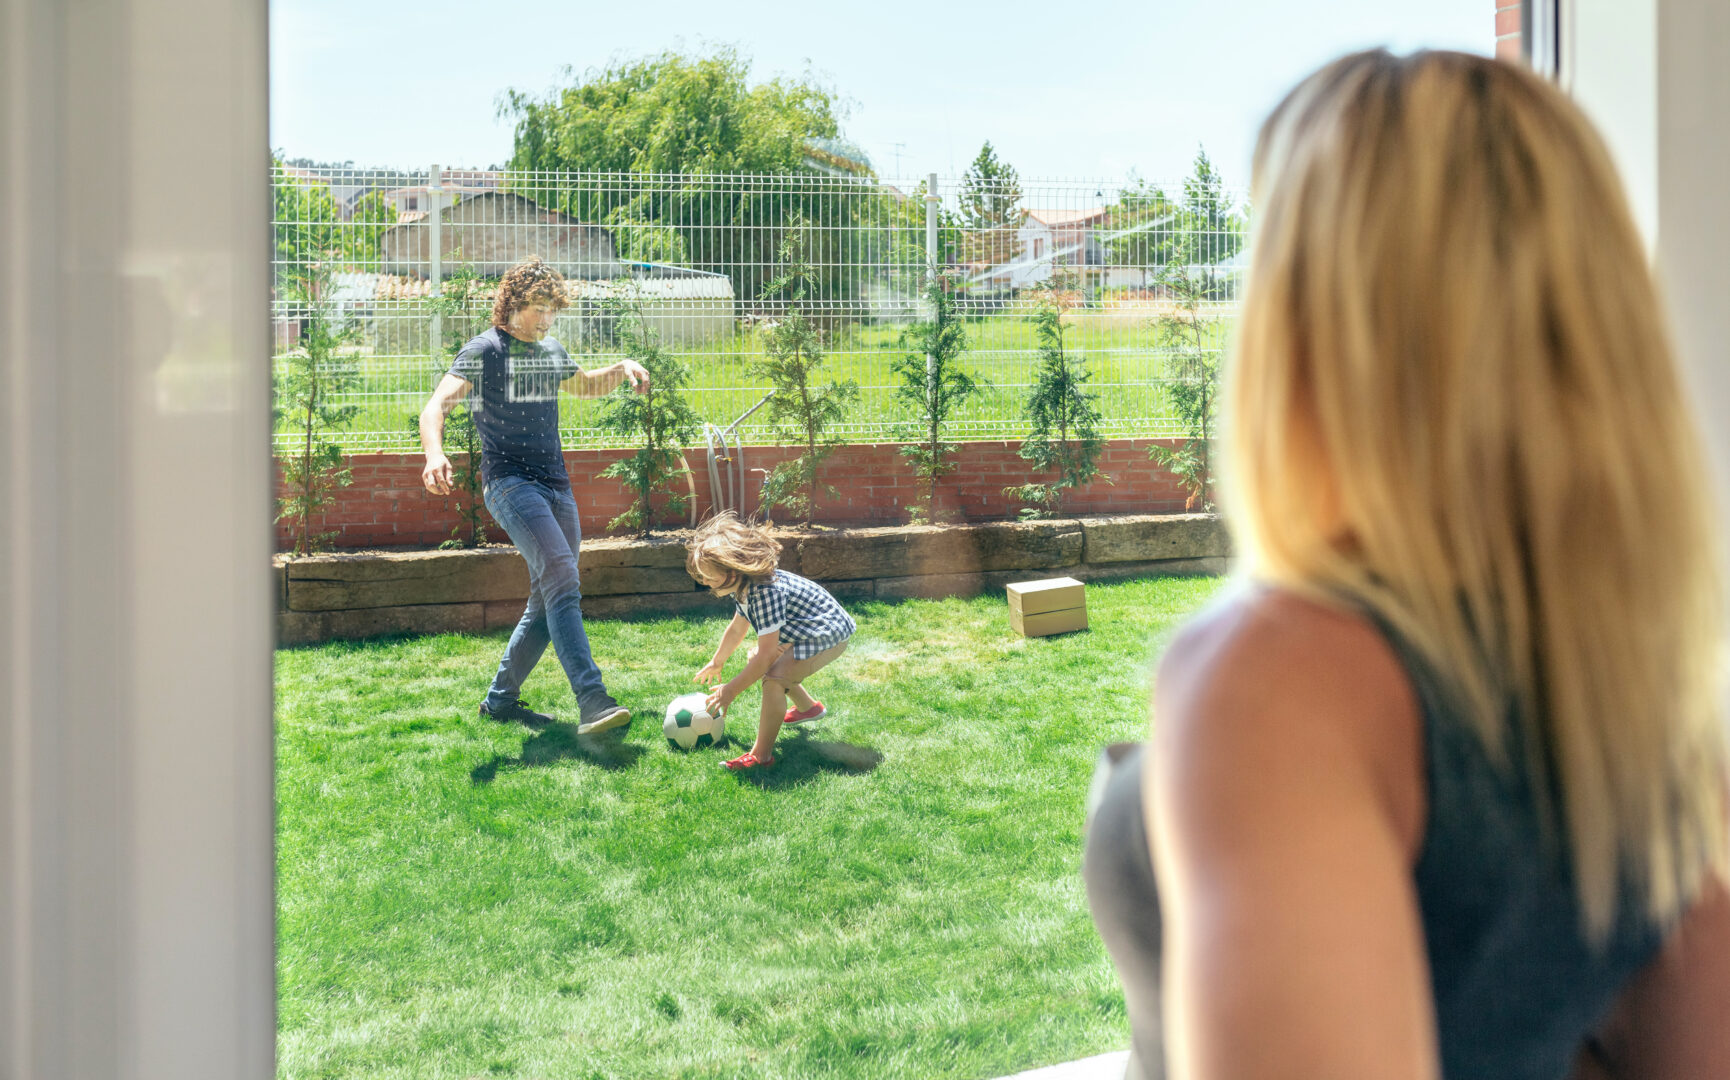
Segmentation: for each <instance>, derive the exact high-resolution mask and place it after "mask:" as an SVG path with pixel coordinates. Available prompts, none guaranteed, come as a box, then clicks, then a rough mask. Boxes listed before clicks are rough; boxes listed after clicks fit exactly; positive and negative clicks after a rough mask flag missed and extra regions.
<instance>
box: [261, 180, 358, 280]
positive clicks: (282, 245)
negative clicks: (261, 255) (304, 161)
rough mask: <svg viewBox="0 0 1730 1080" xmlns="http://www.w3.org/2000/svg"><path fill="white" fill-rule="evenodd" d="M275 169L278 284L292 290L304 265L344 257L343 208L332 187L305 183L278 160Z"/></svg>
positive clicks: (274, 191)
mask: <svg viewBox="0 0 1730 1080" xmlns="http://www.w3.org/2000/svg"><path fill="white" fill-rule="evenodd" d="M272 166H273V168H272V169H271V179H272V181H273V183H272V196H273V205H272V207H271V220H272V222H273V223H274V232H275V252H276V257H275V262H276V285H277V288H278V289H281V290H284V291H292V290H293V289H294V288H296V287H298V286H297V278H298V276H299V275H300V274H301V273H302V268H303V267H304V265H305V264H307V263H311V262H314V261H317V260H320V259H330V258H333V257H334V258H339V259H340V258H341V257H342V255H343V254H344V252H343V248H344V240H345V237H344V235H343V233H344V231H345V230H344V228H343V224H342V207H340V206H338V205H337V202H336V197H335V196H333V195H332V194H331V193H330V187H329V185H327V184H303V183H301V182H300V181H299V180H297V179H296V178H295V177H294V176H293V175H291V174H290V173H288V172H286V171H285V170H284V169H283V166H282V163H281V162H280V161H277V160H275V159H273V160H272ZM302 284H303V283H302Z"/></svg>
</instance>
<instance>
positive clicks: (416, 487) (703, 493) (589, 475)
mask: <svg viewBox="0 0 1730 1080" xmlns="http://www.w3.org/2000/svg"><path fill="white" fill-rule="evenodd" d="M1155 441H1156V440H1152V439H1124V440H1115V441H1113V442H1110V443H1108V444H1107V446H1106V451H1105V454H1104V456H1103V457H1102V459H1101V467H1102V468H1103V469H1104V470H1105V472H1106V474H1107V475H1109V476H1110V477H1111V481H1112V482H1111V483H1107V482H1106V481H1105V480H1103V479H1101V480H1096V481H1095V482H1094V483H1092V484H1091V485H1089V486H1088V487H1086V488H1084V489H1082V491H1081V492H1079V493H1076V494H1072V495H1071V496H1070V497H1069V499H1068V500H1067V501H1066V502H1065V508H1066V509H1068V510H1072V511H1073V512H1075V513H1078V514H1098V513H1113V512H1117V513H1156V512H1160V511H1178V510H1182V509H1184V496H1185V492H1184V491H1183V489H1182V488H1181V487H1180V486H1179V485H1178V483H1177V481H1176V480H1175V479H1174V478H1173V477H1172V476H1171V475H1170V474H1169V473H1167V472H1166V471H1165V470H1164V469H1161V468H1160V467H1159V466H1157V465H1155V464H1154V463H1153V462H1152V461H1149V460H1148V457H1147V448H1148V447H1149V446H1150V445H1152V444H1153V442H1155ZM1019 445H1020V444H1019V443H1014V442H985V443H963V444H961V448H960V452H959V454H958V455H957V457H956V461H957V464H958V467H957V469H956V471H955V472H954V473H952V474H950V475H949V476H948V477H946V478H945V479H944V480H943V481H942V482H941V483H940V484H939V485H938V498H939V502H940V505H942V506H943V507H944V509H945V510H946V511H949V512H952V513H955V514H957V515H959V516H961V517H963V518H966V519H967V520H974V521H977V520H988V519H1001V518H1004V517H1007V516H1011V515H1013V514H1014V513H1015V511H1016V509H1017V506H1018V504H1016V503H1015V502H1014V501H1013V500H1011V499H1009V498H1008V497H1006V496H1005V495H1004V494H1003V488H1004V487H1005V486H1007V485H1009V484H1017V483H1025V482H1026V481H1027V480H1029V479H1039V477H1033V476H1030V474H1029V473H1028V471H1027V463H1026V462H1025V461H1023V460H1021V458H1019V457H1018V456H1016V449H1017V448H1018V447H1019ZM896 451H897V447H896V446H895V445H893V444H888V443H884V444H868V445H858V446H844V447H841V448H840V449H838V450H836V452H835V454H834V455H833V456H832V457H830V458H829V460H828V461H827V462H826V463H825V465H824V469H823V473H822V476H823V479H824V480H825V481H826V482H828V483H829V484H832V485H833V486H834V487H835V488H836V489H838V492H839V495H838V497H837V498H834V499H822V500H820V502H819V504H818V513H817V521H818V523H820V524H825V525H900V524H905V523H906V521H907V510H906V507H907V506H908V504H910V503H912V502H914V501H915V498H916V488H915V484H914V479H913V473H912V470H911V469H910V468H909V467H908V465H907V463H906V460H905V459H904V458H902V457H901V456H900V454H898V453H897V452H896ZM624 456H626V455H625V454H624V452H623V451H619V450H573V451H568V452H567V453H566V454H565V463H566V468H567V469H569V470H570V474H571V488H572V492H573V493H574V494H575V495H576V499H577V509H578V511H579V513H580V514H581V515H582V525H583V532H584V533H585V534H589V535H599V534H601V533H603V532H605V531H606V527H607V523H608V522H609V521H611V520H612V519H613V518H614V517H616V516H618V515H619V514H620V513H622V512H623V511H624V510H625V509H626V507H627V506H628V505H629V501H630V500H629V499H628V497H627V496H626V494H625V490H624V488H622V487H621V486H620V485H619V484H618V482H617V481H614V480H601V479H597V478H596V474H598V473H599V472H600V471H601V470H602V469H604V468H606V467H607V465H608V464H610V463H611V462H613V461H616V460H618V459H619V458H621V457H624ZM793 456H796V451H795V450H794V449H793V448H791V447H755V446H752V447H746V448H745V465H746V467H747V468H748V469H756V468H769V467H771V466H773V465H774V464H775V463H776V462H778V461H781V460H784V459H786V458H790V457H793ZM689 460H690V464H691V470H692V480H694V481H695V483H696V487H697V509H698V512H699V514H701V513H705V512H707V510H708V508H709V506H710V499H709V474H708V466H707V462H708V458H707V455H706V453H705V452H704V451H702V450H696V451H693V452H691V453H690V454H689ZM424 462H425V458H423V457H422V456H421V455H420V454H354V455H350V457H349V458H348V466H349V470H350V472H352V473H353V475H354V483H353V485H351V486H350V487H347V488H345V489H343V490H342V491H341V492H339V493H338V495H337V501H336V505H335V507H334V508H333V509H332V510H331V512H330V513H328V514H326V515H325V516H324V519H323V520H322V521H321V522H315V523H314V530H315V531H316V532H319V533H326V532H336V533H337V534H338V535H337V537H336V539H335V544H336V546H337V547H339V548H359V547H398V546H430V545H434V544H438V543H439V542H441V541H443V540H445V539H446V538H447V537H449V536H450V534H451V529H452V528H453V527H454V526H455V525H456V524H457V520H458V519H457V513H456V506H457V503H456V502H455V500H453V499H450V498H441V497H439V496H436V495H429V494H427V492H426V491H425V490H424V489H423V488H422V487H421V483H420V472H421V466H422V464H423V463H424ZM761 479H762V477H761V474H757V473H750V474H748V475H747V479H746V486H747V487H749V488H750V489H751V492H750V494H751V498H750V501H749V504H748V505H749V507H750V509H752V510H755V509H756V507H757V499H756V488H757V484H758V483H759V482H760V481H761ZM724 483H725V480H723V484H724ZM487 520H488V522H489V525H490V522H491V519H490V518H489V519H487ZM688 520H689V519H688V517H687V518H685V519H684V520H681V521H680V522H679V523H678V524H684V523H685V522H686V521H688ZM777 520H778V521H779V520H785V513H784V512H782V513H781V514H780V515H778V517H777ZM489 531H490V532H491V533H492V538H494V539H497V540H499V541H501V542H502V541H505V540H506V539H507V538H506V537H505V535H504V533H503V531H502V530H498V529H496V528H490V529H489ZM290 543H291V541H290V535H289V531H288V527H287V523H286V522H283V523H279V524H278V525H277V546H278V547H279V548H282V549H287V548H288V547H289V546H290Z"/></svg>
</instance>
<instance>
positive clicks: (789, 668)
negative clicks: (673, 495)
mask: <svg viewBox="0 0 1730 1080" xmlns="http://www.w3.org/2000/svg"><path fill="white" fill-rule="evenodd" d="M780 557H781V546H780V545H779V544H777V543H776V542H775V539H774V537H772V536H770V535H769V533H768V531H767V530H766V529H764V528H762V527H761V526H754V525H747V524H746V523H745V522H743V521H740V520H739V519H738V518H737V517H735V516H734V515H733V514H732V513H731V512H728V513H724V514H719V515H717V516H715V517H712V518H710V519H709V520H708V521H706V522H704V523H703V525H702V527H701V528H699V529H698V530H697V534H696V535H695V536H693V537H692V538H691V542H690V543H689V544H688V545H686V556H685V566H686V568H687V569H688V570H689V571H690V572H691V576H692V577H694V578H696V579H697V580H698V581H700V582H702V583H703V584H704V585H707V586H708V587H709V588H710V589H711V590H713V591H714V593H715V595H716V596H731V597H732V598H733V603H734V604H735V605H736V606H737V608H738V611H737V613H735V614H734V616H733V621H732V622H730V623H728V624H727V629H726V631H725V632H723V633H722V634H721V644H720V645H719V646H718V647H717V648H716V649H715V656H714V659H712V660H710V661H709V662H708V663H707V664H705V665H704V666H703V669H702V670H701V671H699V672H697V674H696V677H695V679H694V681H695V682H697V683H699V684H701V685H704V686H708V685H709V684H710V683H711V682H712V681H713V680H715V679H718V678H720V677H721V672H722V670H723V669H724V668H725V667H726V666H727V659H728V657H730V656H732V655H733V651H734V650H735V649H737V648H738V647H739V644H740V642H742V641H744V640H745V633H746V631H747V630H755V631H756V632H757V648H756V650H755V651H753V652H752V653H751V657H750V659H749V660H748V661H746V663H745V667H744V670H742V671H740V672H739V674H737V675H735V676H733V678H732V679H730V680H729V681H727V682H725V683H723V684H721V685H720V686H716V687H714V688H713V692H712V693H710V695H709V711H710V712H715V711H716V710H721V711H723V712H724V711H725V710H726V708H727V706H729V705H731V704H732V703H733V699H734V698H736V697H738V696H739V694H740V693H742V692H743V691H744V690H745V689H747V688H748V687H749V686H750V685H751V684H752V683H754V682H756V681H757V680H758V679H761V680H763V711H762V714H761V717H760V718H759V719H758V721H757V741H756V742H754V743H752V744H751V749H750V750H749V751H747V752H746V753H744V754H741V755H740V756H738V757H736V758H734V759H733V760H731V761H724V762H722V763H721V764H722V765H723V766H724V767H726V768H728V769H732V770H734V771H737V770H739V769H751V768H756V767H757V766H759V765H773V764H774V763H775V755H774V753H773V750H774V747H775V739H776V737H777V736H779V735H780V734H781V727H782V725H783V724H802V723H805V722H806V721H808V720H816V719H818V718H819V717H822V716H825V715H827V714H828V710H827V709H825V708H824V707H823V703H822V702H821V701H818V700H817V699H816V698H814V697H812V696H811V695H810V694H807V693H806V692H805V687H804V686H803V685H802V684H803V683H804V681H805V680H806V679H807V678H808V677H810V676H811V675H812V674H814V673H816V672H817V671H818V670H820V669H821V668H823V667H824V666H825V665H827V664H828V663H829V662H830V661H831V660H833V659H835V658H836V657H837V656H840V655H841V654H842V653H843V652H846V651H847V641H848V639H849V638H851V637H852V636H853V631H854V630H855V629H857V627H856V626H855V625H854V623H853V618H852V616H850V615H848V614H847V612H846V611H845V610H843V609H842V607H841V605H840V604H839V603H837V602H836V600H835V598H834V597H833V596H830V595H829V592H828V590H827V589H825V588H823V586H821V585H819V584H817V583H816V582H815V581H811V580H809V579H807V578H802V577H800V576H799V575H798V574H792V573H788V572H787V571H785V570H777V569H776V568H775V564H776V563H777V562H778V561H779V560H780ZM789 697H790V698H792V699H793V706H792V708H787V710H786V712H785V713H783V712H782V709H783V708H785V707H786V705H787V699H788V698H789Z"/></svg>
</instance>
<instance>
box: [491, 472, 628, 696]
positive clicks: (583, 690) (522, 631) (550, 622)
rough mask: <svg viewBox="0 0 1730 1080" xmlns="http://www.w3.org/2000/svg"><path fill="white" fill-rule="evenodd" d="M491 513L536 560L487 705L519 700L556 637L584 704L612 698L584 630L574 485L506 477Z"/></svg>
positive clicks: (498, 483)
mask: <svg viewBox="0 0 1730 1080" xmlns="http://www.w3.org/2000/svg"><path fill="white" fill-rule="evenodd" d="M485 499H486V504H487V511H488V512H489V513H491V514H492V516H493V520H494V521H496V522H498V523H499V524H500V525H502V526H503V527H504V530H505V532H506V533H509V534H510V538H511V543H513V544H515V545H516V546H517V550H518V551H520V552H522V556H523V559H524V561H526V562H527V563H528V564H529V606H528V607H526V608H524V609H523V617H522V619H521V620H520V621H518V623H517V628H516V630H515V631H513V632H512V633H511V641H510V644H509V645H506V646H505V655H504V659H502V660H500V661H499V671H498V674H497V675H494V676H493V685H492V687H491V688H490V689H489V690H488V691H487V700H486V704H487V708H489V709H495V710H496V709H502V708H504V707H506V706H508V705H510V704H511V703H512V702H514V701H516V700H517V694H518V693H519V692H521V690H522V687H523V680H524V679H527V678H528V677H529V672H531V671H533V670H534V669H535V665H536V664H537V663H539V662H540V659H541V654H543V653H545V652H546V651H547V644H548V642H551V643H552V646H553V651H554V652H555V653H556V654H557V655H558V658H559V663H560V665H562V666H563V667H564V669H565V677H566V678H568V679H570V681H571V692H572V693H573V694H575V695H576V696H577V707H578V708H579V709H587V708H589V707H591V706H594V705H597V704H605V699H606V694H607V688H606V686H605V685H604V684H603V683H602V682H601V669H600V668H598V667H596V666H595V661H594V658H593V657H591V656H590V655H589V636H588V634H586V633H585V632H584V631H583V611H582V600H583V593H582V589H581V587H580V584H579V582H578V580H577V550H578V548H579V547H580V546H581V544H582V541H583V534H582V529H581V527H580V526H579V525H578V524H577V501H576V500H575V499H574V498H572V497H571V489H570V485H569V484H547V483H542V482H540V481H537V480H530V479H528V478H527V477H523V476H501V477H499V478H498V479H497V480H494V481H493V482H492V483H490V484H488V485H487V486H486V496H485Z"/></svg>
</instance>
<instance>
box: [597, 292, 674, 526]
mask: <svg viewBox="0 0 1730 1080" xmlns="http://www.w3.org/2000/svg"><path fill="white" fill-rule="evenodd" d="M605 308H606V311H607V313H608V315H610V316H611V321H612V324H613V334H614V340H615V341H617V342H618V344H619V347H620V349H621V350H622V351H623V352H624V354H625V355H626V356H628V357H630V358H631V359H633V360H635V361H637V362H638V363H639V364H642V365H643V367H644V368H646V369H647V370H648V372H649V390H648V391H647V392H646V393H645V392H642V391H638V390H636V389H633V388H632V386H631V384H630V383H629V382H625V383H621V384H620V385H619V386H618V387H616V388H614V390H613V392H612V393H610V394H608V395H607V396H606V397H605V398H603V399H602V400H601V411H600V415H599V416H598V417H597V418H596V420H595V426H596V427H598V428H599V429H601V430H602V431H607V432H611V433H613V434H615V435H622V436H625V437H627V438H629V439H632V440H634V441H636V443H637V449H636V452H635V453H633V454H632V455H631V456H630V457H628V458H622V459H620V460H618V461H615V462H613V463H612V464H611V465H609V466H607V467H606V468H605V469H603V470H602V471H601V475H602V476H604V477H607V478H608V479H611V480H618V481H619V482H621V483H622V484H624V485H625V487H626V488H627V489H629V490H630V492H631V495H632V503H631V508H630V509H629V510H626V511H625V512H624V513H622V514H620V515H619V516H618V517H616V518H614V519H613V520H612V521H611V522H609V523H608V525H607V527H608V528H611V529H635V530H636V531H637V535H638V536H642V537H647V536H648V535H649V534H650V533H651V532H652V531H653V530H654V527H655V509H654V499H655V496H656V495H659V494H665V495H666V509H667V513H668V514H672V515H677V514H682V513H684V512H685V510H686V508H687V505H688V504H687V501H686V498H685V496H683V495H680V494H677V492H676V491H675V489H674V487H673V483H674V481H676V480H678V479H679V478H680V477H682V476H684V475H685V467H684V465H683V464H681V462H680V460H679V458H680V455H681V453H682V452H683V450H684V447H685V446H686V445H687V444H688V443H690V442H691V441H692V440H694V439H695V438H696V437H697V427H698V425H699V423H700V421H699V420H698V418H697V414H696V413H695V412H694V411H693V410H692V409H691V406H690V403H689V402H687V401H686V400H685V395H684V390H685V387H686V386H687V385H689V383H690V381H691V369H690V368H689V367H688V366H686V365H685V364H684V363H683V362H682V361H680V360H679V358H678V357H676V356H674V355H673V354H672V353H670V352H668V351H667V350H666V349H665V348H664V347H662V345H661V340H660V335H659V334H657V333H656V332H655V330H654V328H653V327H651V326H650V325H649V323H648V319H647V317H646V315H645V313H644V308H643V298H642V295H641V293H640V291H639V290H638V289H637V288H636V286H635V283H634V282H632V281H631V279H630V278H620V279H619V280H618V281H617V282H615V284H614V288H613V291H612V293H611V295H609V296H608V297H607V299H606V301H605Z"/></svg>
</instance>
